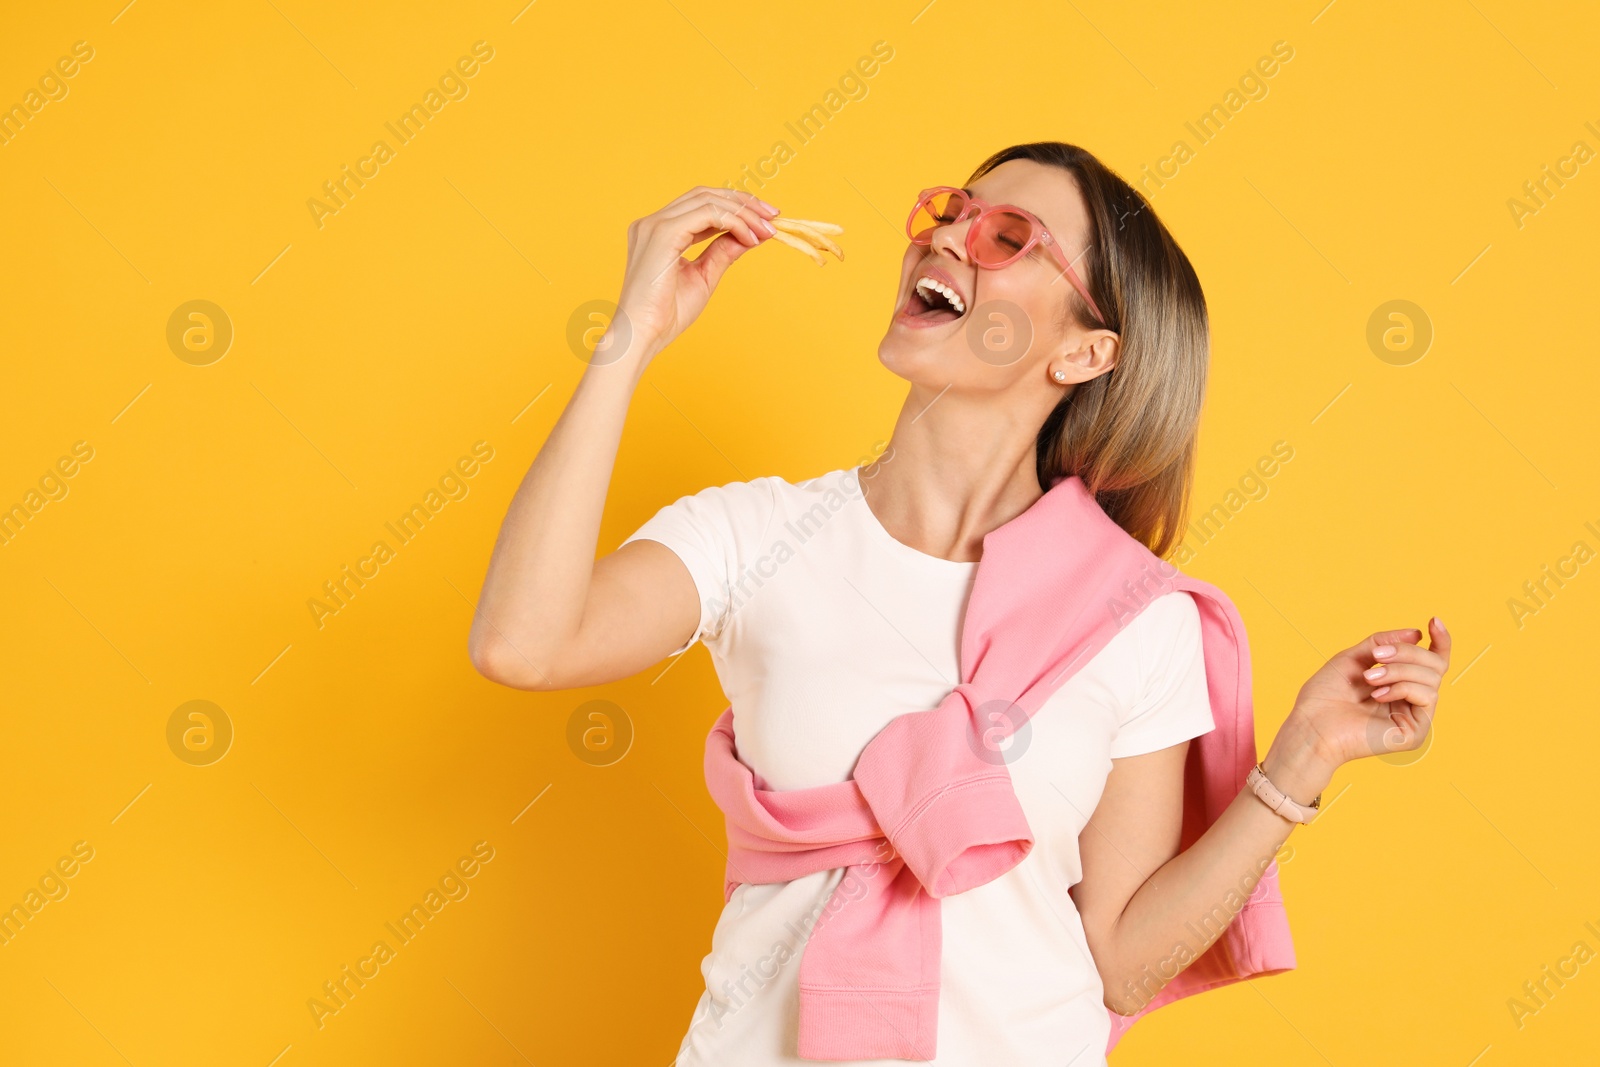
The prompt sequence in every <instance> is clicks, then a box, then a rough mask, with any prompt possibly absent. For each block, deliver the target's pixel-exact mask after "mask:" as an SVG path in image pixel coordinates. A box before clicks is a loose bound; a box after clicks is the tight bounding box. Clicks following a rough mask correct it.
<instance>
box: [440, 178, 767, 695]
mask: <svg viewBox="0 0 1600 1067" xmlns="http://www.w3.org/2000/svg"><path fill="white" fill-rule="evenodd" d="M776 214H777V209H776V208H773V207H772V206H771V205H770V204H767V203H766V202H765V201H762V200H758V199H756V198H754V197H751V196H748V195H746V194H743V193H738V192H735V191H734V190H731V189H717V188H712V187H709V186H699V187H697V188H695V189H691V190H690V191H689V192H687V193H685V194H684V195H683V196H680V197H679V198H678V199H676V200H674V201H672V202H671V203H670V204H668V205H667V206H666V207H664V208H662V209H661V210H660V211H657V212H655V213H654V214H652V215H647V216H645V217H644V218H642V219H639V220H637V221H635V222H634V223H633V224H632V225H630V226H629V227H628V265H627V269H626V272H625V273H624V276H623V283H622V295H621V297H620V298H619V299H618V301H617V314H616V316H615V317H614V318H613V320H612V323H611V325H610V327H608V328H607V330H606V332H605V334H604V336H603V337H602V338H601V341H600V344H599V345H597V346H596V349H595V352H596V355H595V357H594V358H593V359H591V360H590V363H589V365H588V367H587V368H585V370H584V372H583V376H582V378H581V379H580V380H579V382H578V387H577V389H576V390H575V391H574V392H573V394H572V399H571V400H570V401H569V402H568V403H567V406H566V409H565V410H564V411H563V412H562V413H561V417H560V418H559V419H557V420H556V424H555V427H554V428H553V429H552V430H551V431H550V436H549V437H548V438H547V439H546V440H545V443H544V446H543V447H542V448H541V449H540V450H539V454H538V455H537V456H535V457H534V461H533V465H532V466H531V467H530V468H529V469H528V473H527V475H526V476H525V477H524V478H523V480H522V485H521V486H520V487H519V488H518V489H517V492H516V495H515V496H514V497H513V498H512V501H511V505H510V507H509V508H508V509H507V511H506V517H505V519H504V521H503V522H502V523H501V526H500V536H499V539H498V540H497V541H496V542H495V546H494V553H493V555H492V556H491V557H490V560H489V569H488V573H487V575H486V576H485V578H484V582H483V592H482V595H481V596H480V597H479V599H478V609H477V611H476V613H475V614H474V615H473V618H472V631H471V634H470V636H469V638H468V643H467V644H468V652H469V654H470V655H471V657H472V663H473V665H474V666H475V667H476V668H477V669H478V670H479V671H480V672H481V673H482V674H483V675H484V676H485V677H488V678H491V679H493V680H494V681H497V682H499V683H501V684H502V685H509V686H513V687H515V688H517V689H539V690H550V689H572V688H576V687H579V686H589V685H600V684H602V683H604V682H610V681H614V680H616V679H618V678H626V677H627V676H629V675H631V674H636V673H637V672H639V671H641V670H643V669H644V668H645V667H648V666H650V665H651V664H652V663H656V662H658V661H660V660H661V659H662V658H663V657H664V656H666V655H667V654H668V653H670V652H672V651H673V650H674V649H676V648H677V647H678V646H679V645H681V644H682V643H683V642H684V641H685V640H687V639H688V638H689V636H690V635H691V634H692V633H694V631H695V628H696V627H697V626H698V625H699V621H700V597H699V594H698V592H697V591H696V588H695V585H694V581H693V579H692V578H690V576H689V571H688V568H687V567H685V566H684V564H683V562H682V561H681V560H679V559H678V557H677V555H676V554H675V553H673V551H672V550H671V549H669V548H667V547H666V546H665V545H662V544H659V543H657V542H654V541H648V540H638V541H631V542H629V543H628V544H626V545H623V546H622V547H621V548H619V549H618V550H617V551H615V552H612V553H609V554H608V555H606V556H603V557H601V558H600V559H598V560H597V559H595V549H596V548H597V546H598V543H599V537H600V518H601V514H602V512H603V511H604V508H605V500H606V492H607V489H608V488H609V486H610V482H611V471H612V468H613V466H614V464H615V461H616V455H617V446H618V443H619V442H620V441H621V439H622V425H623V422H624V420H625V419H626V418H627V413H628V404H629V402H630V401H631V400H632V398H633V392H634V390H635V389H636V388H637V387H638V384H639V380H640V378H641V376H642V375H643V373H644V370H645V368H646V367H647V366H648V365H649V363H650V361H651V360H652V359H654V358H655V356H656V354H657V353H658V352H660V351H661V350H662V349H664V348H665V347H666V346H667V345H669V344H671V343H672V341H673V340H674V339H675V338H676V337H677V336H678V335H679V334H681V333H682V332H683V331H684V330H685V329H686V328H687V327H688V326H689V324H690V323H692V322H693V321H694V320H695V319H696V318H697V317H698V316H699V315H700V313H701V311H703V310H704V309H705V306H706V302H707V301H708V300H709V299H710V296H711V293H712V292H713V291H714V290H715V289H716V286H717V282H718V281H719V280H720V279H721V277H722V274H723V272H724V271H725V270H727V268H728V266H729V265H730V264H732V262H733V261H734V260H735V259H738V258H739V256H740V255H742V254H743V253H744V252H745V251H746V250H747V249H749V248H753V247H755V246H756V245H757V244H759V243H760V242H761V241H763V240H765V239H766V238H768V237H770V236H771V235H772V232H773V231H772V227H771V226H770V225H769V224H768V223H767V222H766V219H768V218H770V217H772V216H774V215H776ZM719 231H723V232H721V233H720V234H719ZM713 234H718V236H717V237H716V239H715V240H713V241H712V242H711V244H710V245H709V246H707V248H706V249H705V251H704V252H702V253H701V255H700V256H699V257H697V258H696V259H694V260H693V261H689V260H685V259H684V258H683V253H684V252H685V251H687V250H688V249H689V248H690V247H691V246H693V245H695V244H697V243H699V242H700V241H703V240H705V239H706V238H707V237H710V236H712V235H713ZM623 345H625V346H626V350H625V351H619V350H617V349H619V348H620V347H621V346H623Z"/></svg>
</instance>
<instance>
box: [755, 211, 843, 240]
mask: <svg viewBox="0 0 1600 1067" xmlns="http://www.w3.org/2000/svg"><path fill="white" fill-rule="evenodd" d="M769 221H771V223H772V224H773V225H774V226H778V225H779V224H781V223H788V224H789V225H791V226H804V227H806V228H807V229H811V230H815V231H817V232H818V233H826V234H832V235H834V236H837V235H839V234H841V233H843V232H844V227H843V226H840V225H838V224H837V223H833V222H815V221H813V220H811V219H791V218H787V217H785V216H779V217H778V218H775V219H771V220H769Z"/></svg>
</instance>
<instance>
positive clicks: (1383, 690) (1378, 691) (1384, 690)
mask: <svg viewBox="0 0 1600 1067" xmlns="http://www.w3.org/2000/svg"><path fill="white" fill-rule="evenodd" d="M1388 691H1389V687H1388V686H1386V685H1384V686H1379V687H1378V688H1377V689H1374V690H1373V691H1372V695H1373V696H1375V697H1381V696H1383V694H1385V693H1387V692H1388Z"/></svg>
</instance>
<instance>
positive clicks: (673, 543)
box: [618, 478, 777, 656]
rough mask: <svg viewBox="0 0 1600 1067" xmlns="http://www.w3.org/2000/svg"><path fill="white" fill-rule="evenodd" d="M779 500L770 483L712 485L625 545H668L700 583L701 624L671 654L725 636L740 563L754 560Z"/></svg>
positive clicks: (665, 511)
mask: <svg viewBox="0 0 1600 1067" xmlns="http://www.w3.org/2000/svg"><path fill="white" fill-rule="evenodd" d="M776 500H777V498H776V496H775V495H774V494H773V490H772V486H771V485H770V484H769V480H768V479H764V478H763V479H757V480H755V481H752V482H730V483H728V484H727V485H714V486H710V487H709V488H706V489H702V490H700V491H699V492H698V493H694V494H692V495H690V496H681V497H679V498H678V499H677V500H674V501H673V502H672V503H670V504H668V505H666V506H665V507H663V508H661V509H660V510H659V511H657V512H656V513H655V514H654V515H653V516H651V517H650V518H649V519H647V520H645V523H644V525H642V526H640V527H639V528H638V529H637V530H635V531H634V532H633V533H632V534H630V535H629V536H628V537H627V538H625V539H624V540H623V542H622V544H624V545H625V544H627V543H628V542H629V541H638V540H641V539H642V540H648V541H658V542H660V543H661V544H664V545H666V546H667V547H668V548H670V549H672V551H673V552H674V553H676V554H677V556H678V558H679V559H681V560H682V561H683V564H684V566H685V567H687V568H688V570H689V576H690V577H691V578H693V579H694V586H695V591H696V592H697V593H699V595H700V624H699V626H697V627H696V628H695V631H694V633H693V634H691V635H690V636H689V639H688V640H686V641H685V642H684V643H683V644H682V645H680V646H678V647H677V648H676V649H674V650H673V651H672V652H671V653H670V654H671V655H674V656H676V655H678V654H679V653H680V652H685V651H687V650H688V649H689V647H690V646H691V645H693V644H694V643H695V642H696V641H703V640H707V639H715V638H716V637H717V636H719V635H720V634H721V633H722V631H723V628H724V627H725V626H726V625H727V622H728V619H729V617H730V616H731V615H732V612H733V607H734V597H733V589H734V583H735V576H736V575H737V574H738V573H739V572H740V570H741V568H742V566H743V565H742V564H741V563H740V561H741V560H743V559H747V558H749V555H750V546H752V545H753V544H754V543H755V542H756V541H758V540H759V538H760V536H761V534H762V532H763V531H764V530H765V529H766V526H767V523H768V521H769V519H770V518H771V516H772V514H773V511H774V509H775V507H776ZM618 547H621V546H620V545H619V546H618Z"/></svg>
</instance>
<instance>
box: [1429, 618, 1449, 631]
mask: <svg viewBox="0 0 1600 1067" xmlns="http://www.w3.org/2000/svg"><path fill="white" fill-rule="evenodd" d="M1433 621H1434V622H1436V623H1438V624H1439V632H1440V633H1446V634H1447V633H1449V632H1450V631H1449V630H1446V629H1445V628H1444V620H1443V619H1441V618H1439V616H1437V615H1435V616H1434V617H1433Z"/></svg>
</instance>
